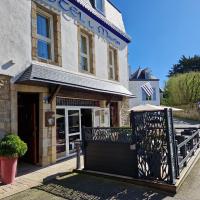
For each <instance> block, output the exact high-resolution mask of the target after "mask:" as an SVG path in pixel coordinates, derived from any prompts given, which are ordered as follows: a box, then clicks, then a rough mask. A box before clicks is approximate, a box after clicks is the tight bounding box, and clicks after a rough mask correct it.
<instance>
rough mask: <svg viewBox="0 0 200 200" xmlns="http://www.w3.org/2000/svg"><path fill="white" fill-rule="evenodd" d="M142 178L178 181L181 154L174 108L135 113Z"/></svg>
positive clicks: (133, 119)
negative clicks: (175, 132)
mask: <svg viewBox="0 0 200 200" xmlns="http://www.w3.org/2000/svg"><path fill="white" fill-rule="evenodd" d="M131 126H132V129H133V135H135V137H136V149H137V165H138V166H137V167H138V177H137V178H139V179H148V180H154V181H156V180H157V181H163V182H167V183H170V184H175V179H176V166H177V156H176V148H175V135H174V131H173V122H172V111H171V110H167V109H165V110H161V111H148V112H132V113H131Z"/></svg>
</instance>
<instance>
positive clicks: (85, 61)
mask: <svg viewBox="0 0 200 200" xmlns="http://www.w3.org/2000/svg"><path fill="white" fill-rule="evenodd" d="M79 54H80V61H79V65H80V70H81V71H82V72H88V73H92V74H94V68H93V67H94V64H93V37H92V35H91V34H89V33H87V31H85V30H82V29H81V30H80V44H79Z"/></svg>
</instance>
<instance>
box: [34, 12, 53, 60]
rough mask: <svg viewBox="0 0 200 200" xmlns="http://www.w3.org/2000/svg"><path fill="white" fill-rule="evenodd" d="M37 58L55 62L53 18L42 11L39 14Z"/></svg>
mask: <svg viewBox="0 0 200 200" xmlns="http://www.w3.org/2000/svg"><path fill="white" fill-rule="evenodd" d="M37 56H38V57H39V58H42V59H45V60H54V49H53V17H52V16H51V15H49V14H48V13H46V12H44V11H42V10H39V11H38V12H37Z"/></svg>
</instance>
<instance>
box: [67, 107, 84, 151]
mask: <svg viewBox="0 0 200 200" xmlns="http://www.w3.org/2000/svg"><path fill="white" fill-rule="evenodd" d="M80 113H81V112H80V109H78V108H74V109H73V108H72V109H67V116H68V130H67V133H68V134H67V143H68V144H67V146H68V154H69V155H70V154H73V153H75V152H76V149H75V146H74V141H75V140H77V139H81V114H80Z"/></svg>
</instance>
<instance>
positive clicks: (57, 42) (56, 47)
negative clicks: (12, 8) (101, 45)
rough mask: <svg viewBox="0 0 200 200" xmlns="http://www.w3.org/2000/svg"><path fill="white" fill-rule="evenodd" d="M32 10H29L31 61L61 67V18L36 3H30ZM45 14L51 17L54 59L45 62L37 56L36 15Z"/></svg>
mask: <svg viewBox="0 0 200 200" xmlns="http://www.w3.org/2000/svg"><path fill="white" fill-rule="evenodd" d="M31 5H32V9H31V17H32V58H33V60H36V61H39V62H43V63H47V64H52V65H58V66H62V57H61V55H62V53H61V17H60V15H59V14H57V13H55V12H53V11H51V10H49V9H47V8H45V7H43V6H41V5H39V4H38V3H36V2H34V1H32V2H31ZM41 11H42V12H44V13H47V15H51V16H52V17H53V29H54V30H53V32H54V35H53V36H54V37H53V38H54V41H53V43H54V44H53V51H54V52H53V54H54V59H52V60H46V59H42V58H39V57H38V55H37V39H38V37H37V13H40V12H41Z"/></svg>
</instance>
